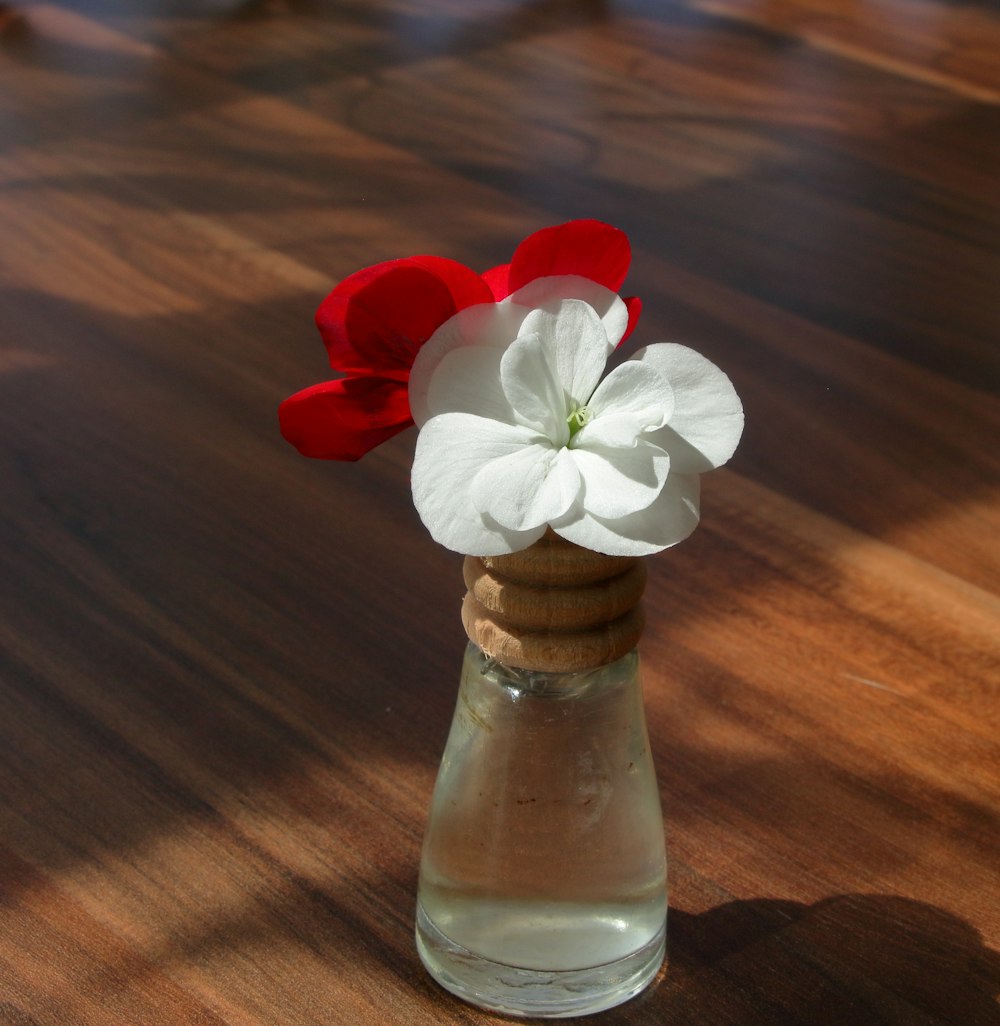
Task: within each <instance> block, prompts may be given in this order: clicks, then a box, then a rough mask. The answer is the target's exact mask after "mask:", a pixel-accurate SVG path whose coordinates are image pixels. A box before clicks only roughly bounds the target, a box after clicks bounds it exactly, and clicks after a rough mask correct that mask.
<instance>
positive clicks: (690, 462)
mask: <svg viewBox="0 0 1000 1026" xmlns="http://www.w3.org/2000/svg"><path fill="white" fill-rule="evenodd" d="M633 359H635V360H638V361H640V362H641V363H642V364H644V365H647V366H650V367H652V368H654V369H655V370H657V371H659V372H660V373H661V374H662V375H663V376H664V377H665V378H666V379H667V380H668V381H669V382H670V384H671V386H672V387H673V390H674V411H673V413H672V414H671V416H670V420H669V421H668V423H667V425H666V426H665V427H663V428H660V430H658V431H656V432H655V433H653V434H651V435H650V436H649V440H650V441H652V442H655V443H656V444H657V445H659V446H662V447H663V448H664V449H666V450H667V452H669V453H670V459H671V466H672V468H673V470H674V471H677V472H680V473H683V474H700V473H704V472H705V471H706V470H711V469H712V468H713V467H721V466H722V464H723V463H725V462H726V461H727V460H728V459H729V457H730V456H732V454H733V452H734V451H735V449H736V446H737V444H738V443H739V440H740V435H742V433H743V404H742V403H741V402H740V399H739V396H738V395H737V394H736V390H735V389H734V388H733V385H732V382H731V381H730V380H729V378H728V377H726V375H725V374H724V373H723V372H722V371H721V370H719V368H718V367H716V366H715V364H714V363H712V362H711V361H710V360H707V359H706V358H705V357H704V356H702V355H701V354H700V353H696V352H695V351H694V350H693V349H689V348H688V347H687V346H682V345H678V344H677V343H675V342H658V343H656V344H654V345H651V346H647V347H646V348H645V349H642V350H640V351H639V352H638V353H636V355H635V356H634V357H633Z"/></svg>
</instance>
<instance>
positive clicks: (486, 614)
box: [462, 530, 646, 672]
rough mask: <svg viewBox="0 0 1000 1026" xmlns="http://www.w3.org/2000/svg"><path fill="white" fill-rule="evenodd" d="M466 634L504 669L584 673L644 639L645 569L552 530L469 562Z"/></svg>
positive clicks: (464, 609) (636, 562)
mask: <svg viewBox="0 0 1000 1026" xmlns="http://www.w3.org/2000/svg"><path fill="white" fill-rule="evenodd" d="M463 574H464V577H465V584H466V587H467V588H468V589H469V590H468V592H467V594H466V596H465V601H464V603H463V605H462V622H463V624H464V625H465V631H466V633H467V634H468V635H469V637H470V638H471V639H472V641H474V642H475V643H476V644H477V645H478V646H479V647H480V648H481V649H482V650H483V651H484V652H485V653H486V654H487V655H489V656H491V657H492V658H494V659H496V660H498V661H499V662H501V663H503V664H504V665H506V666H514V667H520V668H522V669H532V670H542V671H545V672H578V671H581V670H588V669H591V668H593V667H595V666H603V665H605V664H606V663H611V662H614V661H615V660H616V659H620V658H621V657H622V656H623V655H626V654H627V653H628V652H630V651H631V650H632V649H633V648H634V647H635V645H636V644H637V642H638V641H639V636H640V634H641V633H642V627H643V615H642V606H641V601H640V600H641V597H642V592H643V588H644V587H645V584H646V569H645V567H644V566H643V564H642V563H641V562H640V560H639V559H637V558H633V557H627V556H605V555H602V554H601V553H599V552H592V551H591V550H589V549H584V548H581V547H580V546H579V545H574V544H573V543H572V542H568V541H566V540H564V539H563V538H560V537H559V536H558V535H557V534H555V533H554V532H553V531H551V530H550V531H548V532H547V533H546V535H545V536H544V537H543V538H542V539H540V540H539V541H538V542H536V543H535V544H534V545H532V546H531V547H530V548H528V549H524V550H523V551H521V552H514V553H511V554H510V555H506V556H488V557H482V558H477V557H475V556H466V558H465V565H464V567H463Z"/></svg>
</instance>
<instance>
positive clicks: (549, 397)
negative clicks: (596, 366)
mask: <svg viewBox="0 0 1000 1026" xmlns="http://www.w3.org/2000/svg"><path fill="white" fill-rule="evenodd" d="M525 324H527V321H526V322H525ZM499 380H500V384H501V385H502V391H503V394H504V399H505V401H506V402H507V404H508V407H509V408H511V409H512V410H513V411H514V412H515V414H516V415H517V422H518V423H521V424H526V425H528V426H530V427H533V428H535V429H536V430H537V431H540V432H541V433H542V434H543V435H545V436H546V437H547V438H548V439H549V441H551V442H552V444H553V445H555V446H562V445H565V444H566V442H567V441H568V440H569V424H568V423H567V422H566V415H567V412H568V411H567V410H566V398H565V395H564V393H563V386H562V383H561V382H560V381H559V379H558V378H557V377H556V369H555V367H554V366H553V365H552V363H551V362H550V360H549V352H548V349H547V348H546V347H544V346H543V345H542V342H541V339H540V338H539V337H538V336H537V335H523V334H522V335H521V337H520V338H517V339H515V340H514V341H513V342H512V343H511V344H510V347H509V348H508V349H507V351H506V352H505V353H504V354H503V357H502V359H501V361H500V374H499Z"/></svg>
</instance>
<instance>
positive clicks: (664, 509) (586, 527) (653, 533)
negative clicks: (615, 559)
mask: <svg viewBox="0 0 1000 1026" xmlns="http://www.w3.org/2000/svg"><path fill="white" fill-rule="evenodd" d="M699 487H700V479H699V477H698V475H697V474H674V473H671V474H670V475H669V476H668V477H667V483H666V484H665V485H664V487H663V490H662V491H661V492H660V494H659V495H658V496H657V497H656V499H655V501H654V502H653V503H652V504H651V505H649V506H647V507H646V509H644V510H640V511H639V512H637V513H631V514H629V515H628V516H624V517H620V518H618V519H604V518H600V517H595V516H592V515H591V514H589V513H587V512H584V513H583V514H582V515H580V516H574V515H573V513H572V512H570V513H569V514H567V516H565V517H564V518H563V519H562V520H561V521H559V522H557V523H554V524H553V525H552V529H553V530H554V531H555V532H556V534H558V535H561V536H562V537H563V538H565V539H567V541H571V542H575V543H576V544H577V545H582V546H583V547H584V548H587V549H593V550H594V551H595V552H603V553H606V554H607V555H609V556H648V555H650V554H652V553H654V552H659V551H660V550H661V549H665V548H668V547H669V546H671V545H676V544H677V543H678V542H681V541H683V540H684V539H685V538H686V537H687V536H688V535H689V534H690V533H691V532H692V531H693V530H694V529H695V528H696V527H697V526H698V498H699Z"/></svg>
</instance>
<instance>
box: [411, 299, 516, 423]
mask: <svg viewBox="0 0 1000 1026" xmlns="http://www.w3.org/2000/svg"><path fill="white" fill-rule="evenodd" d="M530 312H531V311H530V310H529V309H528V308H527V307H523V306H518V305H517V304H516V303H511V302H509V301H504V302H503V303H480V304H478V305H476V306H470V307H467V308H466V309H465V310H460V311H459V312H458V313H457V314H455V316H454V317H449V318H448V320H446V321H445V322H444V324H442V325H441V327H440V328H438V330H437V331H435V332H434V334H433V335H431V337H430V338H429V339H428V340H427V341H426V342H425V343H424V344H423V345H422V346H421V347H420V350H419V352H418V353H417V355H416V358H415V359H414V361H413V367H412V368H411V369H410V381H409V399H410V412H411V414H412V415H413V419H414V420H415V421H416V423H417V426H418V427H420V426H422V425H423V424H424V423H425V422H426V421H427V420H429V419H430V417H432V416H433V415H434V413H435V412H444V411H442V410H437V411H434V410H431V409H430V408H429V405H428V391H429V388H430V381H431V378H432V377H433V375H434V372H435V371H436V370H437V368H438V366H439V364H440V363H441V361H442V360H443V359H444V358H445V357H446V356H447V355H448V353H450V352H451V351H452V350H454V349H456V348H458V347H459V346H498V347H500V348H501V349H505V348H506V347H507V346H508V345H510V343H511V342H513V341H514V339H515V338H517V336H518V333H519V331H520V329H521V324H522V322H523V321H524V318H525V317H527V316H528V314H529V313H530Z"/></svg>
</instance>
